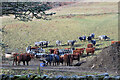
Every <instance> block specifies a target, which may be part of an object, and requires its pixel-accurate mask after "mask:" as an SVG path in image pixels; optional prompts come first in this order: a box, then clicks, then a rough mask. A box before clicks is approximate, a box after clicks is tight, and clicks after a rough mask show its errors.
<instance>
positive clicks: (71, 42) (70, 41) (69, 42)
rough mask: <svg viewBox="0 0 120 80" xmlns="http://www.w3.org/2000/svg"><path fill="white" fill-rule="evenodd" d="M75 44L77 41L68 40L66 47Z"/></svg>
mask: <svg viewBox="0 0 120 80" xmlns="http://www.w3.org/2000/svg"><path fill="white" fill-rule="evenodd" d="M75 42H77V41H76V40H68V45H70V44H71V45H72V46H73V45H74V43H75Z"/></svg>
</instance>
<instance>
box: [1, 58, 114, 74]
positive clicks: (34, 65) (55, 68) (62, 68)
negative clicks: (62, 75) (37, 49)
mask: <svg viewBox="0 0 120 80" xmlns="http://www.w3.org/2000/svg"><path fill="white" fill-rule="evenodd" d="M39 64H40V61H39V59H35V60H32V61H31V62H30V64H29V66H26V65H25V66H24V65H22V63H21V65H20V66H16V65H14V66H13V65H12V61H8V62H7V61H5V62H4V63H3V64H2V66H1V67H0V68H2V69H13V70H16V69H18V70H21V69H22V70H28V69H31V70H37V69H38V67H39ZM41 70H50V71H66V72H89V73H106V72H107V73H109V74H113V75H116V73H115V72H110V71H107V70H105V69H94V70H93V69H90V68H87V67H80V66H64V65H63V66H62V65H59V66H49V65H48V66H46V67H41Z"/></svg>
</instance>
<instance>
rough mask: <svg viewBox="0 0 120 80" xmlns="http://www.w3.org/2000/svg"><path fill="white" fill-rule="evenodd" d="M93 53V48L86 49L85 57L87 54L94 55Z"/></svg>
mask: <svg viewBox="0 0 120 80" xmlns="http://www.w3.org/2000/svg"><path fill="white" fill-rule="evenodd" d="M94 52H95V47H93V48H86V53H87V55H89V53H92V54H94Z"/></svg>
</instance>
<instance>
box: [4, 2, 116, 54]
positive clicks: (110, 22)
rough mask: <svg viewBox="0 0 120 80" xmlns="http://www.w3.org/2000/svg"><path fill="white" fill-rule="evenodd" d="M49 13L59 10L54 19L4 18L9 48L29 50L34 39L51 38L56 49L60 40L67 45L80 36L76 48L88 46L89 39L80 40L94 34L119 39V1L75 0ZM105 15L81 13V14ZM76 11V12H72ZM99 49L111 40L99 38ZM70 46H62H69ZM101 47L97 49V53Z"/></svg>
mask: <svg viewBox="0 0 120 80" xmlns="http://www.w3.org/2000/svg"><path fill="white" fill-rule="evenodd" d="M48 12H56V15H54V16H52V17H51V18H52V20H47V21H46V20H41V19H34V20H33V21H29V22H23V21H18V20H15V19H14V17H13V16H12V15H11V16H7V17H6V16H3V17H2V26H5V32H4V33H3V41H4V43H5V44H8V51H10V52H13V51H17V52H25V49H26V47H27V46H28V45H32V46H34V42H36V41H41V40H42V41H43V40H47V41H50V45H51V47H48V48H47V49H46V51H48V49H49V48H56V47H55V42H56V40H62V42H63V44H66V43H67V40H74V39H76V40H77V41H78V42H77V43H76V44H75V45H76V47H86V45H87V44H88V42H80V41H79V39H78V37H79V36H82V35H86V36H88V35H89V34H90V33H95V34H96V35H95V36H96V37H97V36H99V35H107V36H109V37H110V38H111V39H113V40H118V14H116V12H117V4H116V3H79V2H78V3H75V4H72V5H67V6H62V7H58V8H55V9H52V10H49V11H48ZM83 13H84V14H98V13H99V14H100V13H110V14H102V15H81V14H83ZM70 14H74V15H70ZM97 44H102V45H99V46H96V48H103V47H105V46H108V45H110V44H111V41H97ZM65 47H70V46H60V47H59V48H65ZM100 51H101V50H98V51H96V54H97V53H98V52H100Z"/></svg>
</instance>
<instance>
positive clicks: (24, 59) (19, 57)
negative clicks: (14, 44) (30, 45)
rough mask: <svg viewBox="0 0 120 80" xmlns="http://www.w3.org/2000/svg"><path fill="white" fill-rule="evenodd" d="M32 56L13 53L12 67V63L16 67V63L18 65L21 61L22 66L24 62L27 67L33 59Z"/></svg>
mask: <svg viewBox="0 0 120 80" xmlns="http://www.w3.org/2000/svg"><path fill="white" fill-rule="evenodd" d="M33 56H34V55H33V54H29V53H22V54H19V53H15V54H13V58H14V60H13V65H14V62H15V63H16V65H17V62H18V65H20V62H21V61H22V62H23V65H25V62H26V63H27V65H29V61H30V60H31V59H32V58H33Z"/></svg>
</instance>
